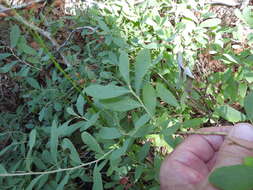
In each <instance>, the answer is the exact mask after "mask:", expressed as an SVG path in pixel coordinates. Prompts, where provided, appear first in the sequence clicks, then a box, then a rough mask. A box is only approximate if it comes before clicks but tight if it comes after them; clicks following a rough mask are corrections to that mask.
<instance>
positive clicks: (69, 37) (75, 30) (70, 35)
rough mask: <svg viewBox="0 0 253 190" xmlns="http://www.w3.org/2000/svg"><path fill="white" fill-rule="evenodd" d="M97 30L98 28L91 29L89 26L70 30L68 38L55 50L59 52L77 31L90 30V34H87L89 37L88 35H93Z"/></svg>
mask: <svg viewBox="0 0 253 190" xmlns="http://www.w3.org/2000/svg"><path fill="white" fill-rule="evenodd" d="M97 28H98V27H95V28H93V27H91V26H82V27H78V28H76V29H74V30H72V32H70V34H69V36H68V38H67V39H66V40H65V42H64V43H63V44H62V45H60V47H59V48H58V49H57V51H60V50H61V49H62V48H63V47H64V46H66V45H67V43H68V41H69V40H70V39H71V38H72V36H73V34H74V33H75V32H77V31H79V30H84V29H88V30H91V32H90V33H89V35H90V34H93V33H94V32H95V31H96V30H97Z"/></svg>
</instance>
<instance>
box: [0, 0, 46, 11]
mask: <svg viewBox="0 0 253 190" xmlns="http://www.w3.org/2000/svg"><path fill="white" fill-rule="evenodd" d="M42 2H46V0H34V1H31V2H27V3H22V4H20V5H14V6H11V7H10V8H6V7H4V6H0V13H5V12H8V11H11V10H14V9H23V8H26V7H29V6H30V5H33V4H36V3H42ZM1 9H2V10H1Z"/></svg>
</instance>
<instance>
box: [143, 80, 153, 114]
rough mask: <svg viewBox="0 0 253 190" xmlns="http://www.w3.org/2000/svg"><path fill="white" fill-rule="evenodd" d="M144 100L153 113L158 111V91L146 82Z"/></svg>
mask: <svg viewBox="0 0 253 190" xmlns="http://www.w3.org/2000/svg"><path fill="white" fill-rule="evenodd" d="M142 97H143V102H144V104H145V106H146V107H147V109H148V111H149V113H150V114H151V115H154V114H155V111H156V91H155V89H154V88H153V86H152V85H151V84H149V83H147V84H145V85H144V87H143V91H142Z"/></svg>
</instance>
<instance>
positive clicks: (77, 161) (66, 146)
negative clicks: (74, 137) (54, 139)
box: [62, 138, 82, 165]
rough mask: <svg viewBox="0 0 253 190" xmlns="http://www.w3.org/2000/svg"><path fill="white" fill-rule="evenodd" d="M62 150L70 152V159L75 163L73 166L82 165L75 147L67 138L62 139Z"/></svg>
mask: <svg viewBox="0 0 253 190" xmlns="http://www.w3.org/2000/svg"><path fill="white" fill-rule="evenodd" d="M62 148H63V150H66V149H68V150H69V151H70V159H71V160H72V161H73V162H74V163H75V165H77V164H81V163H82V161H81V159H80V157H79V154H78V152H77V150H76V148H75V146H74V145H73V143H72V142H71V141H70V140H69V139H67V138H64V139H63V141H62Z"/></svg>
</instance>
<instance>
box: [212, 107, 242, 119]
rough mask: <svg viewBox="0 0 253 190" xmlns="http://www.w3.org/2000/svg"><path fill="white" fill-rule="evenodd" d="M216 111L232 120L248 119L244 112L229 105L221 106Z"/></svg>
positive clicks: (224, 117)
mask: <svg viewBox="0 0 253 190" xmlns="http://www.w3.org/2000/svg"><path fill="white" fill-rule="evenodd" d="M215 111H216V113H217V114H218V115H219V116H220V117H222V118H223V119H226V120H227V121H230V122H239V121H245V120H246V116H245V115H244V114H243V113H241V112H239V111H237V110H236V109H234V108H232V107H230V106H229V105H224V106H220V107H218V108H216V109H215Z"/></svg>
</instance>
